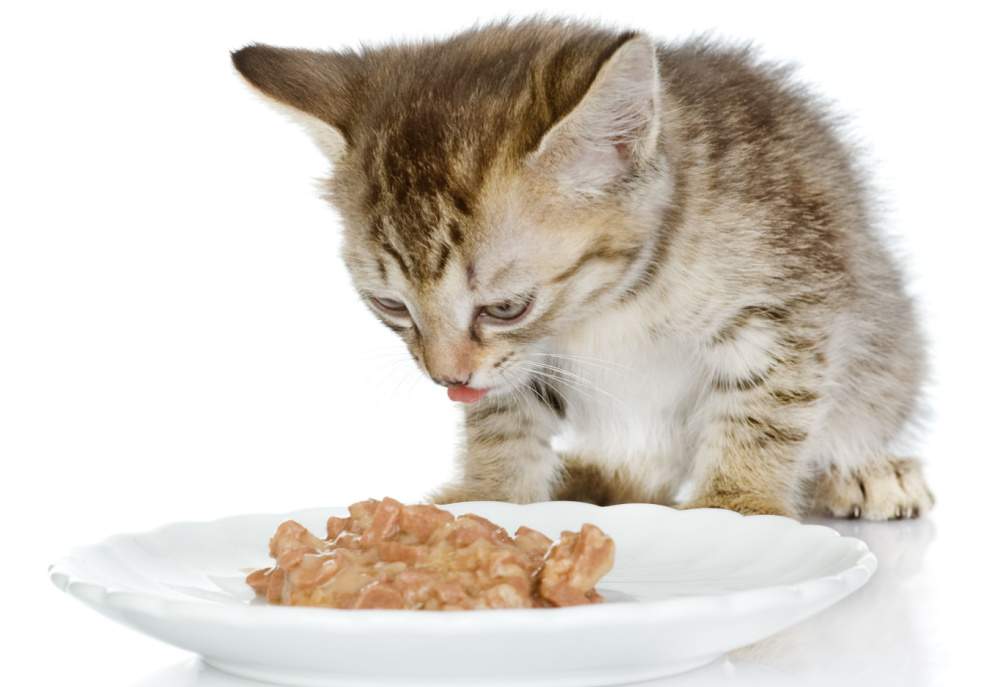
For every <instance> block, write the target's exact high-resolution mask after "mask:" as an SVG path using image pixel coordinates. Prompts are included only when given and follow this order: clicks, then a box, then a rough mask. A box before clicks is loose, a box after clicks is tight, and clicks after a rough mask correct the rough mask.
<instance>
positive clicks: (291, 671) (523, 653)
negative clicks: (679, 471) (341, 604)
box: [50, 502, 875, 687]
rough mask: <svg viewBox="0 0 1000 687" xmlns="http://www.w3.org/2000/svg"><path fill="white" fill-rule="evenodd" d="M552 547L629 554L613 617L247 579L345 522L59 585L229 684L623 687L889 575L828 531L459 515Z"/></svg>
mask: <svg viewBox="0 0 1000 687" xmlns="http://www.w3.org/2000/svg"><path fill="white" fill-rule="evenodd" d="M448 510H451V511H453V512H455V513H464V512H474V513H478V514H480V515H482V516H485V517H487V518H489V519H490V520H493V521H494V522H496V523H498V524H500V525H502V526H504V527H506V528H507V529H508V530H510V531H513V530H514V529H516V528H517V526H519V525H527V526H529V527H533V528H535V529H537V530H540V531H541V532H544V533H545V534H547V535H549V536H550V537H557V536H558V535H559V532H560V531H561V530H564V529H578V528H579V527H580V525H581V523H583V522H592V523H594V524H596V525H597V526H598V527H600V528H601V529H603V530H604V531H605V532H607V533H608V534H609V535H611V537H613V538H614V540H615V545H616V552H617V553H616V557H615V566H614V568H613V569H612V571H611V572H610V573H609V574H608V576H607V577H606V578H605V579H604V580H603V581H602V583H601V584H600V585H598V590H599V591H601V593H603V594H604V595H605V596H606V598H607V602H606V603H603V604H596V605H592V606H577V607H571V608H548V609H523V610H490V611H459V612H452V613H446V612H434V611H392V610H385V611H379V610H364V611H354V610H349V611H342V610H333V609H323V608H320V609H317V608H288V607H276V606H267V605H263V604H261V603H260V602H259V601H256V600H255V599H254V595H253V592H252V591H251V590H250V588H249V587H247V586H246V585H245V584H244V582H243V578H244V575H245V572H246V570H247V569H249V568H253V567H260V566H264V565H268V564H270V560H269V559H268V557H267V551H266V549H267V541H268V539H269V538H270V536H271V534H272V533H273V532H274V529H275V527H277V525H278V523H280V522H281V521H283V520H285V519H288V518H293V519H295V520H298V521H299V522H301V523H302V524H304V525H305V526H307V527H309V528H310V529H311V530H313V531H314V532H319V533H322V532H324V531H325V523H326V518H327V517H328V516H330V515H343V514H345V509H343V508H325V509H313V510H306V511H299V512H295V513H288V514H284V515H242V516H236V517H232V518H225V519H223V520H216V521H214V522H200V523H178V524H173V525H167V526H165V527H162V528H160V529H157V530H154V531H152V532H145V533H141V534H124V535H119V536H116V537H112V538H110V539H108V540H106V541H104V542H102V543H100V544H96V545H94V546H88V547H84V548H81V549H78V550H76V551H74V552H73V553H72V554H71V555H69V556H68V557H66V558H65V559H63V560H61V561H59V562H58V563H56V564H54V565H53V566H52V567H51V568H50V575H51V577H52V580H53V582H55V584H56V585H57V586H58V587H59V588H61V589H63V590H65V591H67V592H69V593H70V594H71V595H73V596H75V597H77V598H78V599H80V600H82V601H83V602H84V603H86V604H87V605H89V606H91V607H92V608H94V609H95V610H97V611H99V612H100V613H103V614H104V615H106V616H108V617H110V618H113V619H115V620H118V621H119V622H122V623H124V624H126V625H129V626H130V627H134V628H136V629H137V630H140V631H142V632H145V633H146V634H149V635H151V636H153V637H157V638H159V639H162V640H164V641H166V642H169V643H170V644H174V645H175V646H179V647H181V648H184V649H188V650H190V651H194V652H197V653H199V654H201V655H202V656H204V657H205V660H206V661H207V662H208V663H210V664H212V665H213V666H215V667H217V668H220V669H221V670H224V671H227V672H231V673H235V674H237V675H242V676H245V677H251V678H257V679H260V680H267V681H271V682H279V683H286V684H292V685H305V686H309V687H316V686H328V685H360V684H363V685H404V684H405V685H428V686H430V685H434V686H435V687H439V686H444V685H467V684H472V683H475V684H477V685H499V684H512V683H514V684H517V685H519V686H529V685H610V684H622V683H625V682H633V681H638V680H645V679H651V678H655V677H660V676H663V675H670V674H673V673H678V672H681V671H684V670H688V669H691V668H694V667H697V666H700V665H703V664H705V663H709V662H710V661H712V660H714V659H715V658H717V657H719V656H721V655H722V654H723V653H725V652H726V651H729V650H731V649H735V648H737V647H740V646H744V645H746V644H750V643H752V642H755V641H757V640H760V639H763V638H765V637H767V636H768V635H771V634H773V633H775V632H778V631H779V630H782V629H784V628H786V627H788V626H789V625H792V624H794V623H797V622H799V621H801V620H803V619H804V618H806V617H808V616H810V615H813V614H815V613H818V612H819V611H821V610H823V609H824V608H826V607H827V606H830V605H831V604H833V603H835V602H836V601H838V600H839V599H841V598H843V597H845V596H847V595H848V594H850V593H851V592H852V591H854V590H855V589H857V588H858V587H860V586H861V585H863V584H864V583H865V582H866V581H867V580H868V578H869V577H871V574H872V572H873V571H874V570H875V557H874V556H873V555H872V553H871V552H870V551H869V550H868V547H867V546H865V545H864V543H862V542H860V541H858V540H857V539H851V538H848V537H841V536H840V535H839V534H837V532H835V531H834V530H832V529H830V528H827V527H821V526H818V525H802V524H800V523H798V522H795V521H794V520H790V519H788V518H781V517H774V516H754V517H744V516H741V515H738V514H736V513H732V512H729V511H722V510H715V509H704V510H689V511H677V510H673V509H670V508H664V507H662V506H653V505H646V504H629V505H623V506H611V507H608V508H599V507H597V506H591V505H589V504H582V503H570V502H552V503H536V504H531V505H513V504H508V503H495V502H476V503H461V504H454V505H452V506H448Z"/></svg>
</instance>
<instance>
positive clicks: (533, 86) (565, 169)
mask: <svg viewBox="0 0 1000 687" xmlns="http://www.w3.org/2000/svg"><path fill="white" fill-rule="evenodd" d="M233 62H234V64H235V66H236V68H237V70H238V71H239V72H240V73H241V74H242V75H243V76H244V77H245V78H246V80H247V81H248V82H249V83H250V84H251V85H252V86H254V87H255V88H256V89H257V90H258V91H260V92H261V93H262V94H264V95H265V96H266V97H267V98H268V99H269V100H271V101H272V102H273V103H275V104H277V105H278V106H280V107H282V108H283V109H285V110H286V111H288V112H289V113H291V114H292V115H293V116H295V117H296V118H298V119H299V120H300V121H301V122H302V123H303V124H304V125H305V126H306V128H307V129H308V130H309V131H310V132H311V133H312V135H313V136H314V138H315V139H316V141H317V142H318V144H319V145H320V146H321V147H322V149H323V150H324V151H325V152H326V153H327V154H328V155H329V157H330V159H331V161H332V164H333V170H334V173H333V177H332V179H331V180H330V182H329V186H328V189H329V194H328V195H329V199H330V200H331V201H332V203H333V204H334V206H335V207H336V208H338V209H339V210H340V212H341V214H342V216H343V218H344V220H345V226H346V234H345V236H344V248H343V254H344V258H345V260H346V263H347V266H348V268H349V270H350V273H351V275H352V278H353V280H354V283H355V285H356V287H357V289H358V291H359V293H360V294H361V297H362V298H363V299H364V302H365V303H366V304H367V305H368V307H369V308H370V309H371V311H372V312H373V313H374V314H375V316H376V317H378V318H379V319H380V320H381V321H382V322H383V323H384V324H385V325H386V326H387V327H389V328H390V329H392V330H393V331H394V332H396V333H397V334H398V335H399V336H401V337H402V338H403V340H404V341H405V342H406V343H407V345H408V346H409V349H410V351H411V353H412V355H413V357H414V359H415V360H416V361H417V363H418V364H419V365H420V366H421V367H422V368H423V369H424V370H425V371H426V372H427V374H428V375H429V376H430V377H431V378H432V379H433V380H434V381H436V382H437V383H439V384H442V385H444V386H446V387H447V388H448V395H449V397H450V398H452V399H453V400H456V401H462V402H464V403H466V405H465V423H464V425H465V426H464V439H465V441H464V448H463V451H462V456H461V461H460V466H459V475H458V477H457V479H456V480H455V481H454V482H453V483H450V484H448V485H446V486H444V487H443V488H442V489H440V490H439V491H438V492H437V493H436V494H435V496H434V498H435V500H436V501H438V502H449V501H458V500H478V499H498V500H509V501H519V502H530V501H542V500H548V499H576V500H587V501H591V502H594V503H598V504H610V503H618V502H625V501H652V502H657V503H665V504H671V503H675V502H676V500H677V498H678V490H679V488H680V487H681V485H682V484H685V483H690V484H691V485H692V488H693V491H692V496H693V498H692V499H691V500H690V502H689V503H688V504H686V505H688V506H711V507H722V508H730V509H733V510H736V511H740V512H743V513H775V514H784V515H793V516H795V515H801V514H803V513H804V512H806V511H807V510H808V509H809V508H811V507H814V508H816V509H818V510H820V511H823V512H826V513H829V514H832V515H835V516H843V517H863V518H868V519H873V520H881V519H888V518H900V517H915V516H917V515H919V514H920V513H921V512H924V511H926V510H927V509H928V508H929V507H930V506H931V504H932V503H933V498H932V496H931V494H930V492H929V491H928V489H927V486H926V484H925V483H924V479H923V476H922V473H921V469H920V466H919V464H918V463H917V462H915V461H914V460H912V459H907V458H901V457H898V456H897V455H895V454H894V453H893V452H892V449H891V445H892V443H893V440H895V439H896V438H897V437H898V436H899V435H900V434H901V432H902V431H903V430H904V429H905V428H906V426H907V425H908V423H909V422H910V420H911V417H912V415H913V414H914V410H915V406H916V402H917V399H918V395H919V391H920V387H921V382H922V380H923V378H924V370H925V356H924V344H923V340H922V338H921V334H920V332H919V331H918V327H917V324H916V322H915V317H914V310H913V306H912V304H911V301H910V299H909V298H908V297H907V295H906V294H905V292H904V288H903V284H902V280H901V276H900V272H899V270H898V268H897V267H896V265H895V264H894V263H893V261H892V258H891V256H890V254H889V252H888V251H887V249H886V247H885V245H884V243H883V240H882V239H881V238H880V236H879V234H878V233H877V231H876V230H875V228H874V227H873V222H872V213H871V210H870V201H869V199H868V194H867V191H866V188H865V183H864V180H863V179H862V178H861V174H860V172H859V170H858V169H857V168H856V167H855V164H854V161H853V159H852V151H851V150H850V149H849V148H848V147H846V146H845V144H844V143H842V142H841V141H840V140H838V138H837V135H836V132H835V131H834V129H833V126H832V124H831V121H830V118H829V117H828V115H827V114H825V113H824V112H823V111H822V109H821V108H819V107H818V106H817V104H816V103H815V102H814V101H813V99H812V98H811V97H810V96H809V95H807V94H806V93H804V92H803V90H802V89H801V88H800V87H799V86H797V85H796V84H794V83H793V82H791V81H790V80H789V77H788V74H787V70H784V69H781V68H778V67H774V66H771V65H767V64H762V63H761V62H759V61H758V60H756V59H755V58H754V57H753V55H752V54H750V53H749V52H748V51H746V50H734V49H730V48H726V47H720V46H714V45H712V44H710V43H708V42H705V41H693V42H688V43H685V44H681V45H677V46H667V45H662V44H659V43H656V42H654V41H653V40H651V39H650V38H648V37H647V36H645V35H643V34H640V33H636V32H619V31H613V30H606V29H603V28H601V27H599V26H596V25H593V24H587V23H582V22H576V21H566V20H551V19H539V18H533V19H529V20H522V21H519V22H513V21H511V20H504V21H501V22H498V23H495V24H491V25H488V26H484V27H478V28H475V29H472V30H469V31H465V32H463V33H460V34H457V35H454V36H452V37H450V38H448V39H446V40H440V41H429V42H421V43H410V44H394V45H388V46H385V47H382V48H370V47H365V48H363V49H362V50H360V51H350V50H345V51H342V52H310V51H305V50H292V49H282V48H274V47H269V46H264V45H254V46H250V47H247V48H244V49H242V50H239V51H237V52H236V53H234V54H233Z"/></svg>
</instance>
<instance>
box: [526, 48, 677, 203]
mask: <svg viewBox="0 0 1000 687" xmlns="http://www.w3.org/2000/svg"><path fill="white" fill-rule="evenodd" d="M659 110H660V76H659V69H658V64H657V59H656V45H655V43H653V41H652V40H650V39H649V38H647V37H646V36H642V35H639V36H636V37H634V38H630V39H629V40H627V41H625V42H624V43H623V44H622V45H621V46H619V48H618V49H617V50H616V51H615V52H614V53H612V55H611V56H610V57H609V58H608V59H607V61H606V62H605V63H604V64H603V66H602V67H601V68H600V70H599V71H598V73H597V76H596V77H594V80H593V82H591V84H590V87H589V88H588V90H587V92H586V93H585V94H584V96H583V98H582V99H581V100H580V102H579V103H578V104H577V105H576V107H574V108H573V110H571V111H570V112H569V114H567V115H566V116H565V117H563V118H562V119H561V120H559V121H558V122H557V123H556V124H555V125H554V126H553V127H552V128H551V129H549V131H548V132H547V133H546V134H545V135H544V136H543V137H542V140H541V142H540V143H539V144H538V146H537V148H536V149H535V150H534V152H532V153H531V154H530V156H529V164H531V165H534V166H538V167H541V168H542V169H544V170H545V172H546V173H549V174H552V175H554V176H555V178H556V180H557V182H558V184H559V186H560V188H562V189H563V190H564V191H565V192H566V193H567V195H571V196H572V195H584V196H592V195H596V194H599V193H600V192H601V191H602V190H603V189H605V188H606V187H607V186H608V184H610V183H611V182H612V181H614V180H615V179H618V178H620V177H621V176H623V175H624V174H626V173H627V172H628V170H629V169H630V168H631V167H632V166H633V165H635V164H636V163H637V162H639V161H641V160H643V159H645V158H647V157H649V156H650V154H651V153H652V152H653V151H654V150H655V147H656V140H657V136H658V134H659V118H660V117H659Z"/></svg>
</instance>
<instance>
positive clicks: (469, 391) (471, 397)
mask: <svg viewBox="0 0 1000 687" xmlns="http://www.w3.org/2000/svg"><path fill="white" fill-rule="evenodd" d="M489 391H490V390H489V389H474V388H472V387H471V386H466V385H464V384H460V385H456V386H449V387H448V398H450V399H451V400H453V401H457V402H458V403H475V402H476V401H478V400H480V399H482V398H483V396H485V395H486V394H488V393H489Z"/></svg>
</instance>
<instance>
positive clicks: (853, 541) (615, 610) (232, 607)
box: [48, 501, 877, 631]
mask: <svg viewBox="0 0 1000 687" xmlns="http://www.w3.org/2000/svg"><path fill="white" fill-rule="evenodd" d="M566 505H571V506H572V507H574V508H580V509H583V510H591V509H598V510H618V509H635V508H645V509H653V510H662V511H670V512H671V513H673V514H674V515H672V516H671V517H704V513H707V512H712V513H714V514H716V515H713V516H712V517H717V518H728V519H745V520H750V521H753V520H758V519H760V520H763V519H767V520H771V521H784V522H786V523H788V526H790V527H801V528H806V529H809V530H811V531H814V532H820V531H822V532H824V533H825V536H828V537H836V538H839V539H840V540H841V541H843V542H845V543H849V544H850V545H852V546H854V547H855V548H856V550H857V554H858V557H857V559H856V560H855V562H854V564H853V565H850V566H849V567H846V568H844V569H843V570H840V571H838V572H836V573H832V574H829V575H823V576H819V577H812V578H809V579H807V580H803V581H801V582H795V583H787V584H777V585H768V586H761V587H754V588H753V589H745V590H735V591H726V592H724V593H717V594H691V595H684V596H677V597H672V598H667V599H654V600H642V601H637V602H622V603H614V604H599V605H594V606H576V607H568V608H555V609H552V608H545V609H490V610H470V611H463V612H461V613H414V612H406V611H400V610H380V609H365V610H356V609H352V610H347V611H345V610H341V609H326V608H293V607H287V606H251V605H248V604H218V603H210V602H207V601H182V600H178V599H168V598H164V597H162V596H158V595H156V594H154V593H151V592H138V591H128V590H116V589H114V588H113V587H109V586H107V585H104V584H101V583H99V582H95V581H90V580H85V579H81V578H80V577H79V576H77V575H76V574H74V572H73V571H72V569H71V567H72V563H73V560H74V559H75V558H77V557H78V556H79V555H81V554H83V553H85V552H86V551H88V550H90V549H93V548H96V547H99V546H105V545H108V544H111V543H113V542H115V541H116V540H120V539H122V540H123V539H129V538H133V537H137V536H150V535H155V534H157V533H159V532H163V531H165V530H169V529H174V528H183V527H205V526H218V525H221V524H223V523H225V522H226V521H237V520H241V519H247V518H272V519H278V518H294V517H297V516H298V517H301V514H302V513H307V512H315V511H323V510H328V511H331V512H332V511H335V510H343V509H344V508H345V506H328V507H323V506H320V507H315V508H300V509H296V510H293V511H288V512H282V513H246V514H239V515H229V516H223V517H220V518H213V519H209V520H182V521H177V522H170V523H166V524H163V525H160V526H158V527H154V528H152V529H148V530H141V531H134V532H123V533H119V534H116V535H112V536H110V537H105V538H104V539H101V540H99V541H98V542H95V543H93V544H90V545H85V546H81V547H76V548H74V549H73V550H72V551H71V552H70V553H69V554H68V555H66V556H63V557H61V558H59V559H58V560H57V561H56V562H54V563H52V564H51V565H50V566H49V568H48V574H49V578H50V579H51V580H52V582H53V583H54V584H55V586H56V587H58V588H59V589H61V590H62V591H65V592H66V593H68V594H69V595H71V596H73V597H75V598H77V599H79V600H81V601H83V602H84V603H86V604H87V605H97V606H99V605H100V603H99V602H97V601H95V597H96V599H100V600H102V601H104V602H105V603H106V604H107V605H109V606H111V607H113V608H129V609H131V610H140V609H143V610H145V611H147V612H152V609H157V611H158V612H157V613H156V614H157V615H163V614H165V612H166V611H167V609H169V610H170V611H171V612H174V613H178V614H183V615H184V616H185V617H186V618H188V619H192V620H199V621H212V622H220V621H225V622H229V621H232V620H234V619H235V616H237V615H244V614H247V613H249V614H251V615H252V616H257V617H260V614H261V613H262V612H263V613H267V614H268V616H269V617H268V621H269V622H278V623H281V624H286V623H289V624H295V625H301V624H303V623H308V624H313V625H314V624H321V625H332V624H340V623H343V622H350V623H351V624H352V630H354V631H357V630H359V629H368V628H367V627H366V628H361V627H358V625H371V626H372V627H373V628H374V629H384V627H385V626H386V624H387V623H390V622H391V624H394V625H403V626H406V625H413V624H418V625H420V626H422V627H423V628H425V629H429V628H428V625H430V624H433V625H435V627H434V630H435V631H440V630H446V629H448V628H449V627H452V628H454V629H455V630H456V631H460V630H462V629H464V628H463V627H462V626H464V625H466V624H468V623H469V622H480V621H481V620H482V619H484V618H487V619H492V622H493V623H495V624H509V623H514V624H523V623H522V621H524V620H527V619H528V618H529V617H530V618H532V619H534V618H537V614H538V613H542V614H544V615H545V616H546V617H549V622H547V623H546V627H547V628H549V629H551V623H552V622H556V621H557V620H561V621H564V622H568V623H574V624H575V623H577V622H579V621H581V620H584V619H586V617H587V616H588V615H591V614H592V615H594V616H595V617H598V616H599V617H600V619H601V622H602V623H605V624H606V623H610V622H614V621H621V622H627V623H629V624H632V623H635V622H636V620H637V615H641V616H642V618H644V619H647V620H655V617H654V616H660V615H661V614H665V615H669V616H672V617H677V616H679V615H682V614H683V611H684V610H698V611H700V612H703V611H704V608H705V605H706V604H712V605H713V606H730V607H731V606H734V605H743V604H750V605H753V604H754V603H755V602H758V601H759V600H764V599H768V598H771V599H773V597H775V596H776V595H780V596H789V595H792V596H795V597H800V596H804V595H808V594H809V592H810V591H812V590H813V589H816V591H819V588H821V587H823V586H825V585H826V584H830V583H836V584H847V586H848V587H849V588H848V590H847V591H846V593H844V594H842V595H840V597H841V598H842V597H843V596H846V595H847V594H850V593H852V592H854V591H856V590H857V589H859V588H860V587H862V586H864V584H865V583H867V582H868V580H869V579H870V578H871V576H872V575H873V574H874V572H875V570H876V568H877V560H876V558H875V555H874V554H873V553H872V552H871V550H870V549H869V548H868V546H867V545H866V544H865V543H864V542H863V541H861V540H860V539H857V538H854V537H848V536H844V535H841V534H840V533H839V532H837V530H835V529H833V528H831V527H828V526H825V525H818V524H812V523H802V522H799V521H798V520H795V519H793V518H789V517H785V516H779V515H743V514H741V513H737V512H734V511H730V510H725V509H721V508H694V509H687V510H685V509H677V508H671V507H669V506H662V505H658V504H650V503H625V504H616V505H612V506H597V505H594V504H590V503H584V502H579V501H539V502H535V503H527V504H516V503H509V502H505V501H463V502H458V503H452V504H447V506H446V507H447V508H463V509H467V510H470V511H471V510H473V509H474V508H476V507H482V506H488V507H490V508H514V509H544V508H553V507H565V506H566ZM855 576H856V579H849V578H851V577H855ZM688 606H690V607H692V609H685V607H688Z"/></svg>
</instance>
